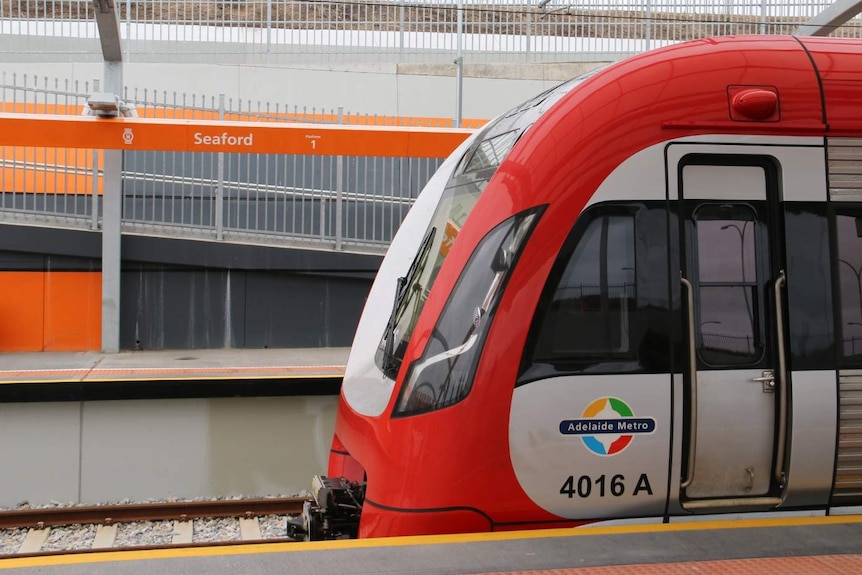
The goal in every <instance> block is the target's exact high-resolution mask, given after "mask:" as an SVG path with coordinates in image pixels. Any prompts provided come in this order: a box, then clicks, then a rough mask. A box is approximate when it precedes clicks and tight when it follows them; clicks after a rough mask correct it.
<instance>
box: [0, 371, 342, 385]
mask: <svg viewBox="0 0 862 575" xmlns="http://www.w3.org/2000/svg"><path fill="white" fill-rule="evenodd" d="M335 377H344V374H343V373H332V374H319V373H314V374H308V375H302V374H292V375H290V374H285V375H256V376H254V377H249V376H235V375H207V374H206V373H201V374H200V375H199V376H194V377H191V376H189V377H127V378H121V377H97V378H94V377H87V378H82V379H9V380H0V385H19V384H33V383H133V382H137V381H140V382H147V381H200V380H206V381H242V380H246V379H332V378H335Z"/></svg>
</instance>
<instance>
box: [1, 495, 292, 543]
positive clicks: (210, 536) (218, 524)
mask: <svg viewBox="0 0 862 575" xmlns="http://www.w3.org/2000/svg"><path fill="white" fill-rule="evenodd" d="M302 495H305V494H302ZM273 497H285V496H283V495H278V496H273ZM294 497H295V496H294ZM225 499H231V500H235V499H245V498H244V497H220V498H217V499H212V498H196V499H193V500H188V499H185V500H182V499H151V500H148V501H145V502H134V501H131V500H123V501H119V502H116V503H117V504H133V503H165V502H181V501H223V500H225ZM78 505H81V504H76V503H60V502H57V501H52V502H50V503H47V504H44V505H30V504H29V503H28V502H23V503H21V504H19V505H18V506H17V508H16V510H25V509H50V508H56V507H75V506H78ZM105 505H111V504H105ZM287 520H288V516H286V515H267V516H263V517H259V518H258V524H259V526H260V533H261V537H263V538H264V539H279V538H284V537H287ZM97 529H98V526H97V525H68V526H64V527H52V528H51V531H50V533H49V535H48V539H47V540H46V541H45V543H44V544H43V545H42V549H41V550H42V551H62V550H75V549H89V548H91V547H92V545H93V541H94V539H95V537H96V531H97ZM28 531H29V530H28V529H0V556H2V555H10V554H14V553H17V552H18V549H19V548H20V546H21V543H22V542H23V541H24V539H25V538H26V536H27V533H28ZM173 536H174V523H173V521H135V522H131V523H120V524H118V525H117V536H116V539H115V542H114V547H141V546H156V545H170V544H171V543H172V541H173ZM240 539H241V534H240V527H239V519H236V518H230V517H227V518H203V519H195V520H194V523H193V535H192V541H193V542H194V543H204V542H215V541H239V540H240Z"/></svg>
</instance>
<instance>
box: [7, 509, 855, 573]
mask: <svg viewBox="0 0 862 575" xmlns="http://www.w3.org/2000/svg"><path fill="white" fill-rule="evenodd" d="M841 523H862V516H844V515H839V516H835V515H832V516H819V517H777V518H775V519H734V520H715V521H696V522H686V523H655V524H649V525H643V524H640V525H615V526H609V527H601V526H597V527H589V526H585V527H576V528H564V529H537V530H528V531H504V532H498V533H461V534H453V535H420V536H410V537H387V538H378V539H348V540H338V541H311V542H297V543H250V544H248V545H228V546H224V547H187V548H182V549H149V550H140V551H134V550H132V551H111V552H104V553H100V552H96V553H84V554H77V555H52V556H48V557H22V558H9V559H2V558H0V570H3V569H18V568H22V567H47V566H52V565H81V564H87V563H110V562H115V561H147V560H153V559H173V558H177V557H219V556H225V555H256V554H263V553H289V552H297V551H337V550H339V549H362V548H371V547H377V548H385V547H404V546H408V545H439V544H446V543H479V542H485V541H511V540H515V539H544V538H553V537H590V536H594V535H627V534H637V533H659V532H674V531H704V530H719V529H745V528H763V527H798V526H806V525H835V524H841Z"/></svg>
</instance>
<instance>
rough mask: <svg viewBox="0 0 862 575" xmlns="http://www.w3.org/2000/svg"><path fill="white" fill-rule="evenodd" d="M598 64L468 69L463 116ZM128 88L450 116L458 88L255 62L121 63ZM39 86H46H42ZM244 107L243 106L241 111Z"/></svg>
mask: <svg viewBox="0 0 862 575" xmlns="http://www.w3.org/2000/svg"><path fill="white" fill-rule="evenodd" d="M597 65H598V64H595V63H579V64H565V63H546V64H541V63H532V64H498V65H491V64H473V65H466V66H465V67H464V78H463V102H462V109H463V117H464V118H479V119H489V118H492V117H494V116H496V115H498V114H500V113H502V112H505V111H506V110H508V109H510V108H512V107H514V106H516V105H518V104H519V103H521V102H523V101H525V100H527V99H528V98H530V97H532V96H534V95H536V94H538V93H540V92H542V91H544V90H546V89H548V88H550V87H552V86H555V85H557V84H559V83H560V82H562V81H564V80H567V79H569V78H571V77H574V76H577V75H579V74H581V73H583V72H585V71H587V70H589V69H592V68H594V67H596V66H597ZM0 71H3V72H5V73H6V75H7V82H8V80H9V78H10V77H11V74H17V75H19V76H21V75H24V74H27V75H28V76H33V75H36V76H39V77H48V78H49V79H53V78H60V79H61V80H64V79H66V78H68V79H70V80H78V81H80V82H84V81H92V80H94V79H99V80H101V79H102V76H103V70H102V65H101V64H98V63H69V62H63V63H43V62H27V63H7V62H4V63H0ZM124 81H125V85H126V87H127V88H128V89H129V90H130V91H134V90H135V89H137V90H138V93H139V95H140V96H142V95H143V90H144V89H147V90H149V91H152V90H156V91H158V92H160V93H161V92H164V91H167V92H168V94H171V93H172V92H177V93H179V94H183V93H186V94H188V96H191V95H192V94H196V95H198V96H200V95H205V96H207V97H208V98H209V97H212V96H215V97H217V96H218V94H220V93H223V94H225V95H226V97H227V98H229V99H230V98H233V99H234V100H236V99H242V100H243V101H247V100H251V101H252V102H253V105H254V106H255V107H256V103H257V102H270V103H272V104H273V105H274V104H275V103H279V104H280V105H281V106H284V105H287V106H289V108H290V109H292V108H293V106H299V107H300V108H302V107H307V108H308V109H309V111H310V110H311V108H317V109H318V110H320V109H321V108H323V109H326V110H330V109H337V108H338V107H339V106H343V107H344V110H345V111H346V112H353V113H363V114H365V113H368V114H380V115H395V116H427V117H440V118H452V117H454V115H455V111H456V93H457V86H456V80H455V66H454V65H452V64H443V65H441V64H394V63H377V64H353V65H340V66H331V65H330V66H324V65H318V66H311V65H309V66H300V65H291V66H289V67H288V66H281V67H275V66H264V65H250V64H193V65H192V64H167V63H158V64H153V63H137V62H130V63H126V64H125V66H124ZM40 85H41V84H40ZM243 107H244V108H245V106H243Z"/></svg>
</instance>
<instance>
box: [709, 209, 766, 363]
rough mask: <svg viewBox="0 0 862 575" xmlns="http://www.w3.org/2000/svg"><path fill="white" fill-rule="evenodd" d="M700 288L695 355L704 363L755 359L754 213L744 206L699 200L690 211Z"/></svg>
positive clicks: (759, 351)
mask: <svg viewBox="0 0 862 575" xmlns="http://www.w3.org/2000/svg"><path fill="white" fill-rule="evenodd" d="M693 219H694V234H695V242H696V246H697V247H696V249H697V265H698V267H699V271H698V273H697V277H698V284H699V286H700V287H699V289H700V297H699V298H698V299H699V301H698V303H699V310H698V311H699V318H698V325H699V329H698V330H697V332H698V342H697V343H698V354H699V355H700V358H701V360H703V361H704V363H706V364H708V365H745V364H752V363H756V362H757V361H758V359H759V358H760V356H761V355H762V353H763V342H762V341H761V337H760V335H761V334H760V330H759V329H758V323H759V322H758V318H759V315H760V314H759V300H758V294H757V269H756V265H755V264H756V259H755V245H756V228H755V225H756V224H755V221H756V218H755V214H754V212H753V211H752V210H751V208H749V207H748V206H745V205H740V204H735V205H732V206H730V205H709V204H707V205H702V206H700V208H698V209H697V211H696V212H695V213H694V218H693Z"/></svg>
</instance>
